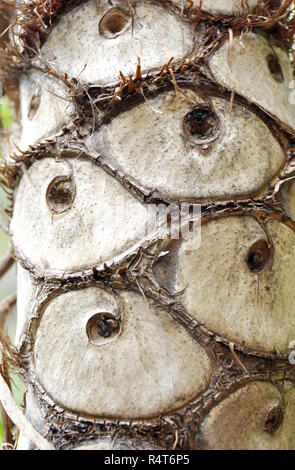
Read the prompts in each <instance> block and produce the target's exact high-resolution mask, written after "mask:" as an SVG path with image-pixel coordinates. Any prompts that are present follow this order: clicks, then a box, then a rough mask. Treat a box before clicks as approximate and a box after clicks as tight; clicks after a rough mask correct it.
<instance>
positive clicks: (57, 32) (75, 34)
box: [41, 0, 194, 84]
mask: <svg viewBox="0 0 295 470" xmlns="http://www.w3.org/2000/svg"><path fill="white" fill-rule="evenodd" d="M126 3H127V2H123V1H121V2H120V1H119V2H114V4H115V5H119V6H121V7H122V8H124V5H125V9H126ZM133 3H134V5H135V17H134V25H133V33H132V28H131V27H130V28H127V29H126V30H124V32H122V34H119V35H118V36H117V37H115V38H114V39H109V38H105V37H103V36H101V35H100V34H99V28H98V27H99V22H100V20H101V18H102V17H103V15H104V14H105V13H106V12H107V11H108V10H110V9H111V8H112V7H111V6H110V4H109V3H108V2H107V0H103V1H101V2H96V1H95V0H91V1H89V2H87V3H85V4H84V5H82V6H81V7H78V8H76V9H75V10H74V11H72V12H70V13H68V14H67V15H66V16H65V17H64V18H63V19H62V20H61V21H60V22H59V23H58V25H57V26H56V28H55V29H54V31H53V32H52V34H51V36H50V37H49V39H48V40H47V42H46V43H45V45H44V46H43V48H42V51H41V52H42V55H43V56H44V58H45V59H47V60H50V61H51V63H52V64H54V66H56V67H57V68H58V69H59V70H60V71H61V72H63V73H67V74H68V76H69V77H74V78H76V77H78V75H79V80H80V81H85V82H88V83H99V84H107V83H114V82H117V81H118V77H119V72H120V71H122V72H123V73H124V74H125V75H126V77H128V76H129V75H130V74H135V71H136V65H137V58H138V57H140V59H141V63H142V69H143V71H147V70H150V69H152V68H157V67H159V68H162V66H163V64H165V63H167V62H168V61H169V60H170V58H171V57H174V60H175V61H177V60H180V59H182V58H183V57H186V56H188V55H189V54H190V53H191V52H192V50H193V47H194V35H193V33H192V31H191V29H190V27H189V26H188V25H185V24H183V25H182V24H181V23H180V22H179V19H178V17H177V16H175V15H174V14H172V13H171V12H170V11H169V10H167V9H164V8H163V7H162V6H161V5H160V4H157V3H151V2H148V1H136V2H133ZM167 34H168V35H169V37H168V38H167ZM90 44H91V47H89V45H90ZM61 45H62V46H61ZM155 50H157V54H155Z"/></svg>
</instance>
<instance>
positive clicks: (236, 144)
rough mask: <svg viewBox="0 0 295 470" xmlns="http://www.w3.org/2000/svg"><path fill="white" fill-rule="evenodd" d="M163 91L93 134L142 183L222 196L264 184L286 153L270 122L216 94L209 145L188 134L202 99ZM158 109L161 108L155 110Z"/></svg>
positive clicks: (181, 193)
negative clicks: (186, 124)
mask: <svg viewBox="0 0 295 470" xmlns="http://www.w3.org/2000/svg"><path fill="white" fill-rule="evenodd" d="M185 94H186V96H183V95H182V94H180V93H178V95H177V97H175V93H174V92H169V93H167V94H162V95H160V96H159V97H157V98H155V99H152V100H150V101H149V103H143V104H141V105H139V106H137V107H136V108H134V109H131V110H129V111H127V112H125V113H123V114H120V115H119V116H118V117H117V118H115V119H114V120H113V121H112V122H111V123H110V124H108V125H107V126H103V127H102V128H101V129H100V131H99V132H98V133H97V134H94V135H93V136H92V138H91V145H92V146H93V147H94V148H95V149H96V150H97V151H98V152H101V153H102V155H105V156H106V158H107V159H108V160H110V161H111V162H112V163H113V164H115V166H116V167H118V168H120V169H122V170H123V171H124V172H125V173H126V174H127V175H130V176H132V177H133V178H135V179H136V180H137V181H139V182H140V183H141V184H143V185H144V186H147V187H148V188H150V189H156V190H158V191H159V192H160V193H161V194H163V195H166V196H170V197H173V196H175V197H195V198H200V199H201V198H218V197H219V198H221V197H224V196H237V195H247V194H252V193H253V192H257V191H258V190H259V189H261V188H262V187H263V186H266V185H267V183H268V182H269V181H270V180H271V178H272V177H273V176H274V175H275V174H276V172H277V171H278V170H279V168H280V166H281V165H282V163H283V161H284V155H283V152H282V149H281V148H280V146H279V144H278V142H277V141H276V140H275V138H274V137H273V136H272V134H271V132H270V130H269V129H268V128H267V127H266V125H265V124H264V123H263V122H262V121H261V120H260V119H258V118H257V117H256V116H255V115H254V114H252V113H251V112H250V111H248V110H247V109H246V108H243V107H240V106H234V107H233V113H232V116H230V104H229V103H228V102H227V101H226V100H222V99H215V98H214V99H213V100H212V101H213V106H214V109H215V112H216V114H217V116H218V118H219V120H220V135H219V137H218V138H217V139H216V140H215V141H213V142H212V143H211V144H209V147H208V149H207V150H204V149H203V148H202V146H200V145H196V144H195V143H194V142H193V141H192V138H188V137H186V136H185V134H184V130H183V119H184V117H185V115H186V114H187V113H188V112H189V111H191V110H192V109H194V108H195V107H196V106H198V105H200V104H202V105H203V106H204V101H201V100H200V98H198V97H197V95H196V94H195V93H194V92H192V91H189V90H186V91H185ZM157 111H158V112H157Z"/></svg>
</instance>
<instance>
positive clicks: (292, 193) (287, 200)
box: [280, 180, 295, 222]
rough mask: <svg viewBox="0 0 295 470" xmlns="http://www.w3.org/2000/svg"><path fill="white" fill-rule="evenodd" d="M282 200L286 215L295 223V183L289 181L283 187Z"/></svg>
mask: <svg viewBox="0 0 295 470" xmlns="http://www.w3.org/2000/svg"><path fill="white" fill-rule="evenodd" d="M280 199H281V202H282V205H283V208H284V210H285V212H286V215H287V216H288V217H290V219H292V220H293V222H295V182H294V180H292V181H288V182H287V183H285V184H284V185H283V186H282V189H281V194H280Z"/></svg>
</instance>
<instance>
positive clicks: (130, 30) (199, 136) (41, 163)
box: [1, 0, 295, 449]
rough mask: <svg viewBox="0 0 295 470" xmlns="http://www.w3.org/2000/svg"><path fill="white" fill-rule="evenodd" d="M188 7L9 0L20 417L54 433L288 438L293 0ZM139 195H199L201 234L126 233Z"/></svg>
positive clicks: (267, 443)
mask: <svg viewBox="0 0 295 470" xmlns="http://www.w3.org/2000/svg"><path fill="white" fill-rule="evenodd" d="M196 3H197V4H194V2H193V1H184V0H183V1H182V0H175V1H172V0H171V1H170V0H161V1H160V0H158V1H152V0H145V1H143V0H133V1H129V0H112V1H111V2H110V1H107V0H99V1H94V0H88V1H77V0H76V1H67V2H64V1H62V0H60V1H39V2H34V4H33V3H32V2H23V3H22V2H20V3H19V4H18V7H17V19H16V23H15V26H14V32H15V34H14V36H13V41H12V44H11V45H10V46H7V49H6V51H3V52H2V56H1V61H2V65H1V67H2V71H3V75H4V78H5V80H6V83H7V86H10V87H11V88H12V89H15V87H16V86H17V84H16V83H15V78H16V77H17V80H18V85H19V90H20V94H19V105H20V113H21V123H22V136H21V139H20V142H19V149H18V151H17V152H16V153H15V155H13V156H11V157H10V158H8V159H7V162H6V164H5V165H4V166H3V168H2V174H3V184H5V185H6V186H7V187H8V188H9V189H10V190H12V191H13V195H14V197H13V207H11V208H10V211H11V215H12V221H11V226H10V227H11V241H12V249H13V254H14V257H15V258H16V260H17V261H18V266H19V267H18V326H17V339H16V341H17V347H18V350H19V356H20V361H21V372H22V374H23V376H24V377H25V381H26V384H27V394H26V416H27V418H28V419H29V421H30V422H31V423H32V425H33V426H34V428H35V429H36V430H37V431H38V432H39V434H41V435H42V436H44V437H45V438H46V439H47V440H48V441H50V443H51V444H53V445H54V447H55V448H56V449H79V448H91V449H93V448H95V449H111V448H113V449H134V448H135V449H147V448H148V449H227V448H232V449H294V448H295V433H294V420H295V387H294V383H295V366H294V365H292V364H291V363H290V361H289V355H290V348H292V341H293V340H295V315H294V308H295V291H294V287H293V279H294V276H295V254H294V253H295V252H294V246H295V234H294V230H295V208H294V191H295V190H294V188H295V182H294V178H295V176H294V168H295V166H294V157H295V140H294V139H295V108H294V104H292V97H291V88H290V87H291V86H292V80H293V77H294V70H293V67H292V63H291V61H290V47H291V45H292V40H293V33H294V19H293V16H292V13H291V10H290V8H291V3H292V2H290V1H284V2H280V1H268V2H257V1H256V0H253V1H243V0H241V1H232V0H222V1H216V0H203V1H202V2H200V4H199V3H198V2H196ZM290 84H291V85H290ZM159 203H161V204H163V205H164V206H168V205H169V204H171V203H172V204H174V207H180V205H181V204H182V203H186V204H188V205H190V206H193V205H194V204H199V205H200V206H201V224H202V237H201V245H200V246H199V233H197V232H193V234H192V236H191V237H190V238H189V239H185V238H184V237H182V238H180V239H178V240H176V239H173V238H174V237H173V236H172V234H171V233H170V231H169V230H170V229H169V227H168V231H167V230H166V231H165V229H164V228H163V227H162V226H161V227H160V228H159V229H158V230H152V231H150V232H148V233H146V232H145V230H144V229H145V227H146V225H147V224H148V223H149V220H150V218H151V217H152V215H153V213H152V211H151V207H152V205H153V204H159ZM193 222H194V220H193V217H192V216H191V221H190V226H191V225H192V224H193ZM181 223H182V221H181ZM163 234H165V236H163ZM33 447H34V443H32V442H31V441H30V440H29V439H27V438H26V436H25V435H24V434H23V435H22V436H21V439H20V442H19V448H26V449H29V448H33Z"/></svg>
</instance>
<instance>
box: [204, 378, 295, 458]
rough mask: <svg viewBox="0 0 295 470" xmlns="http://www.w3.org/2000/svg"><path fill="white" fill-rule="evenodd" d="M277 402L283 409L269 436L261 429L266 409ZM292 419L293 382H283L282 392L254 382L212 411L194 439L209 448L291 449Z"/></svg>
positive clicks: (294, 442)
mask: <svg viewBox="0 0 295 470" xmlns="http://www.w3.org/2000/svg"><path fill="white" fill-rule="evenodd" d="M283 400H285V402H283ZM277 405H281V406H282V409H283V410H284V420H283V422H282V424H281V426H280V427H279V429H278V430H277V431H276V432H275V433H274V434H272V435H271V434H269V433H267V432H265V431H264V429H263V424H264V419H265V416H266V415H267V413H268V411H269V410H270V409H272V408H273V407H274V406H277ZM294 420H295V388H294V384H291V383H290V382H285V383H284V384H283V394H281V393H280V392H279V391H278V390H277V389H276V388H275V387H274V386H273V385H271V384H270V383H262V382H255V383H253V384H250V385H247V386H246V387H244V388H242V389H240V390H238V391H237V392H235V393H234V394H232V395H231V396H230V397H229V398H226V399H225V400H224V401H223V402H221V403H220V404H219V405H217V406H216V408H214V409H213V410H212V411H211V413H210V414H209V416H208V417H207V418H206V419H205V421H204V423H203V424H202V425H201V429H200V432H199V433H198V434H197V436H196V442H197V445H198V447H201V448H204V449H212V450H214V449H215V450H217V449H220V450H232V449H233V450H243V449H247V450H292V449H294V447H295V434H294Z"/></svg>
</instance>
